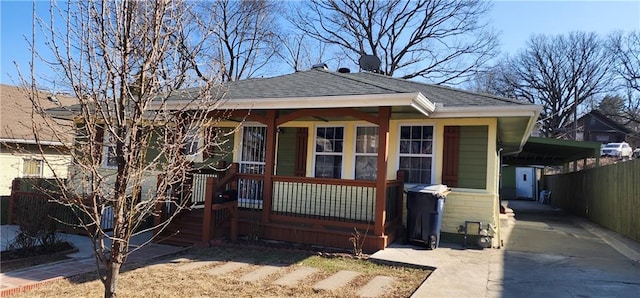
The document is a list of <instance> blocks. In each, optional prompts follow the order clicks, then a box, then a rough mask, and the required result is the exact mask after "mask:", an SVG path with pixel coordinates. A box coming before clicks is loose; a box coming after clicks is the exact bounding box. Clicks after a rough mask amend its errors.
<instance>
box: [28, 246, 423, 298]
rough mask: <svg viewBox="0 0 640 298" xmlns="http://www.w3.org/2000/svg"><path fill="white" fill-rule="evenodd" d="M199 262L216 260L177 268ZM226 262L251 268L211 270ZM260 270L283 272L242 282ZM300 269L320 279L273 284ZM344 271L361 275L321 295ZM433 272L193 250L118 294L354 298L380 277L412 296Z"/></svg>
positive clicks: (241, 250) (74, 285) (87, 291)
mask: <svg viewBox="0 0 640 298" xmlns="http://www.w3.org/2000/svg"><path fill="white" fill-rule="evenodd" d="M194 261H212V262H211V264H208V265H207V266H204V267H200V268H197V269H192V270H187V271H182V270H178V269H177V268H178V267H180V266H183V265H185V264H186V263H189V262H194ZM227 261H243V262H249V264H250V265H249V266H247V267H244V268H242V269H239V270H238V271H235V272H232V273H228V274H225V275H221V276H212V275H210V274H208V273H207V271H208V270H210V269H211V268H214V267H215V266H216V265H220V264H223V263H225V262H227ZM260 265H281V266H283V268H282V269H281V270H280V271H279V272H278V273H276V274H273V275H270V276H269V277H267V278H265V279H264V280H261V281H258V282H253V283H251V282H243V281H240V277H241V276H243V275H244V274H246V273H249V272H251V271H253V270H255V269H257V268H258V267H259V266H260ZM299 266H308V267H315V268H318V269H319V270H320V271H319V273H318V274H315V275H313V276H312V277H310V278H308V279H306V280H305V281H304V282H302V283H301V284H300V285H299V286H297V287H295V288H289V287H283V286H277V285H273V284H272V282H273V281H274V280H276V279H278V278H280V277H281V276H283V275H284V274H286V273H288V272H291V271H294V270H295V269H296V268H297V267H299ZM340 270H352V271H358V272H360V273H362V275H360V276H359V277H358V278H356V279H355V280H354V281H352V282H351V283H350V284H348V285H347V286H345V287H343V288H341V289H339V290H335V291H331V292H324V291H320V292H316V291H315V290H313V289H312V286H313V284H315V283H316V282H318V281H320V280H322V279H324V278H326V277H328V276H330V275H331V274H333V273H335V272H337V271H340ZM430 273H431V271H430V270H425V269H416V268H406V267H394V266H387V265H380V264H375V263H373V262H370V261H366V260H359V259H352V258H345V257H337V258H326V257H321V256H318V255H314V254H312V253H309V252H304V251H297V250H281V249H273V248H259V247H243V246H230V247H219V248H207V249H193V250H191V251H189V252H187V253H186V254H184V255H179V256H174V257H172V258H170V259H163V260H157V261H156V262H155V263H153V264H147V265H142V266H137V267H134V266H132V265H128V266H125V272H123V273H122V274H121V275H120V281H119V285H118V289H119V292H118V294H119V295H120V296H121V297H147V298H148V297H355V296H356V293H357V291H358V290H359V289H360V288H361V287H362V286H364V285H365V284H366V283H367V282H368V281H369V280H371V279H372V278H373V277H374V276H376V275H387V276H392V277H395V278H396V281H395V282H394V283H393V285H392V289H390V290H389V291H387V293H386V295H384V296H382V297H408V296H410V295H411V293H413V291H414V290H415V289H416V288H417V287H418V286H419V285H420V284H421V283H422V282H423V281H424V280H425V278H426V277H427V276H428V275H429V274H430ZM102 295H103V286H102V284H101V283H100V281H98V280H97V279H96V276H95V274H83V275H79V276H74V277H72V278H69V279H65V280H61V281H56V282H52V283H49V284H46V285H44V286H42V287H39V288H37V289H34V290H31V291H28V292H25V293H21V294H18V295H17V296H16V297H65V298H68V297H99V296H102Z"/></svg>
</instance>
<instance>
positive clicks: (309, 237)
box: [157, 106, 424, 251]
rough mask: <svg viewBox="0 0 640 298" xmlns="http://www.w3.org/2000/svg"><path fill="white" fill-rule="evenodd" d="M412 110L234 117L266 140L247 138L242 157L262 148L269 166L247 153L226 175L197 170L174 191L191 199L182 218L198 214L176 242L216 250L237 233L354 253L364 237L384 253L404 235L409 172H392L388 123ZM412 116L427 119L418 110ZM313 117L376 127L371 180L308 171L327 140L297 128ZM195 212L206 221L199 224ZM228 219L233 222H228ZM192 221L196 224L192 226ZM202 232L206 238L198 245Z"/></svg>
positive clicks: (368, 247) (165, 212)
mask: <svg viewBox="0 0 640 298" xmlns="http://www.w3.org/2000/svg"><path fill="white" fill-rule="evenodd" d="M407 108H410V107H407V106H402V107H397V108H394V107H391V106H385V107H366V108H362V107H361V108H320V109H300V110H266V111H265V110H259V111H248V110H236V111H233V112H230V114H229V115H230V117H229V119H231V120H233V119H244V121H247V122H252V123H259V124H260V125H261V126H260V134H259V135H260V138H257V139H256V140H250V139H249V138H247V137H245V138H244V139H243V140H242V141H241V145H240V146H241V147H242V148H243V150H249V149H247V148H246V147H248V146H254V145H255V144H254V145H250V143H260V144H262V145H263V147H262V148H263V149H261V150H264V152H262V151H261V150H257V151H255V150H254V151H255V152H254V151H251V152H253V153H252V154H254V155H260V156H263V160H264V161H263V162H262V158H257V159H256V158H255V156H253V157H252V156H244V155H245V152H242V153H240V155H241V157H240V158H238V159H239V160H235V158H234V161H233V162H231V163H229V164H228V165H226V166H218V167H217V168H226V170H225V171H215V170H212V169H208V170H204V169H201V170H194V171H193V173H192V175H191V176H190V177H187V179H185V181H184V183H183V185H180V186H176V187H175V189H176V192H175V193H174V195H173V196H174V197H175V198H176V199H177V200H180V201H181V202H185V200H187V201H186V205H187V206H189V207H190V209H191V210H188V211H183V212H186V213H191V214H192V215H191V216H188V215H187V216H185V215H179V216H177V217H176V220H175V222H174V223H173V224H172V225H173V227H174V229H172V231H174V232H175V230H176V229H178V228H179V226H180V225H182V228H183V230H185V227H188V230H191V232H190V233H184V232H183V233H173V234H174V235H172V236H171V238H174V239H176V238H180V237H183V238H184V237H187V236H189V234H191V237H192V240H193V241H192V242H194V243H199V244H204V245H209V244H210V243H211V241H212V239H214V238H217V237H219V236H221V234H220V232H221V230H225V231H229V232H231V235H229V236H231V237H230V238H232V239H235V235H234V234H236V233H237V234H238V235H242V236H246V237H247V238H248V239H270V240H278V241H286V242H293V243H302V244H308V245H318V246H328V247H339V248H353V246H354V244H353V243H352V242H351V241H350V238H352V237H353V235H354V233H356V231H357V232H358V233H360V234H361V235H362V238H361V239H359V240H358V241H360V243H359V244H358V245H359V246H361V247H362V249H364V250H365V251H376V250H380V249H384V248H385V247H386V246H387V245H388V244H389V243H391V242H392V241H393V240H395V239H397V238H398V237H399V235H401V234H402V232H403V224H402V214H403V206H404V205H403V195H404V193H403V192H404V180H405V179H404V175H403V171H395V170H392V172H388V171H390V170H389V169H388V168H389V167H388V162H389V123H390V120H391V117H392V114H393V112H394V111H395V112H398V113H399V112H400V111H401V110H406V109H407ZM410 109H412V108H410ZM412 110H414V109H412ZM413 114H414V115H415V114H418V115H420V113H416V111H415V110H414V111H413ZM212 117H215V115H212ZM240 117H242V118H240ZM422 117H424V115H422ZM309 118H313V119H315V120H316V121H317V119H323V121H324V122H332V121H354V122H356V121H357V122H365V121H366V122H368V123H369V124H370V125H375V127H377V129H376V132H377V134H376V135H375V136H374V137H375V140H374V142H376V146H377V153H375V154H374V155H370V156H369V158H371V159H374V163H373V164H374V165H376V166H375V167H373V168H372V169H371V172H369V173H367V175H368V177H367V178H365V179H355V177H354V176H352V177H353V178H354V179H344V178H342V177H341V176H339V177H337V178H336V175H335V173H334V174H331V170H328V171H329V172H328V174H327V173H323V172H322V171H323V169H320V168H319V167H318V166H315V167H314V168H315V169H313V170H310V169H309V170H308V169H307V168H306V166H305V165H306V164H307V161H309V160H310V157H308V156H307V155H308V154H307V151H311V150H308V149H309V148H307V147H308V146H309V145H307V144H315V145H316V146H324V145H323V144H321V141H324V140H320V139H319V138H316V139H311V138H312V137H313V136H309V133H308V131H306V129H304V128H301V127H296V126H297V125H296V123H295V121H296V120H298V121H305V120H307V119H309ZM301 119H302V120H301ZM307 121H308V120H307ZM291 122H294V123H291ZM287 124H289V125H287ZM254 127H255V126H254ZM283 128H284V129H287V133H289V134H290V132H295V133H293V135H294V136H291V135H290V136H289V138H291V139H292V140H293V141H292V142H289V143H285V142H283V141H282V140H284V137H282V134H283V133H284V130H283ZM345 142H346V138H345ZM332 146H333V145H332ZM285 147H287V148H289V149H291V150H290V151H292V153H289V155H291V156H289V157H290V159H293V161H291V162H290V163H286V162H285V161H284V160H285V158H283V156H284V154H283V152H284V150H283V148H285ZM251 150H253V149H251ZM325 174H326V175H325ZM310 176H313V177H310ZM360 176H362V175H360ZM177 190H179V191H177ZM222 192H227V194H231V195H232V196H236V195H237V203H230V202H222V201H216V198H217V197H218V195H220V194H221V193H222ZM236 204H237V205H236ZM223 205H224V206H223ZM225 206H226V207H225ZM170 209H171V208H167V206H158V208H157V210H158V212H159V213H160V214H161V216H160V217H159V218H158V219H162V218H166V217H167V216H169V215H170V212H171V210H170ZM195 213H198V214H200V213H201V214H202V215H201V216H195V217H194V216H193V214H195ZM181 218H185V220H183V219H181ZM229 220H231V221H232V222H231V223H229V222H228V221H229ZM234 220H235V221H236V223H235V224H234V223H233V221H234ZM185 221H190V223H189V224H186V223H185ZM225 221H227V223H225ZM196 222H198V224H199V225H200V229H198V230H197V231H196V227H195V226H194V225H195V224H196ZM197 233H199V234H200V235H199V236H200V237H199V239H197V241H196V239H195V238H196V237H195V236H196V235H195V234H197ZM161 238H162V237H161Z"/></svg>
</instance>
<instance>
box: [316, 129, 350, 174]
mask: <svg viewBox="0 0 640 298" xmlns="http://www.w3.org/2000/svg"><path fill="white" fill-rule="evenodd" d="M343 144H344V127H317V128H316V146H315V150H314V151H315V161H314V166H315V177H321V178H338V179H340V178H342V160H343V152H342V151H343Z"/></svg>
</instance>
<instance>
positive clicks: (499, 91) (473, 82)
mask: <svg viewBox="0 0 640 298" xmlns="http://www.w3.org/2000/svg"><path fill="white" fill-rule="evenodd" d="M507 72H508V67H507V66H506V61H505V60H501V61H499V62H498V63H497V64H496V65H494V66H493V67H490V68H488V69H487V70H484V71H480V72H477V73H476V74H474V75H473V76H472V77H471V78H470V79H469V81H468V82H467V84H466V85H467V89H470V90H471V91H474V92H479V93H486V94H491V95H495V96H501V97H506V98H516V97H517V95H516V90H515V88H514V87H513V86H512V85H510V84H508V82H507V81H505V80H504V76H505V75H508V74H507Z"/></svg>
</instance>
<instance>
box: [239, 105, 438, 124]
mask: <svg viewBox="0 0 640 298" xmlns="http://www.w3.org/2000/svg"><path fill="white" fill-rule="evenodd" d="M354 109H355V110H357V111H359V112H363V113H367V114H370V115H377V114H378V107H361V108H354ZM295 111H297V109H280V110H279V113H280V116H285V115H287V114H290V113H293V112H295ZM251 113H252V114H255V115H260V116H266V114H267V110H253V111H252V112H251ZM416 115H422V116H423V117H425V118H426V117H427V116H425V115H423V114H422V113H421V112H420V111H419V110H417V109H415V108H414V107H412V106H394V107H391V119H415V118H416ZM243 118H244V117H243V116H240V115H238V116H237V117H231V118H230V120H232V121H238V122H240V121H242V120H243ZM318 120H320V121H325V122H331V121H356V120H361V119H358V118H356V117H354V116H344V115H335V116H334V115H332V116H309V117H301V118H297V119H296V121H318Z"/></svg>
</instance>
